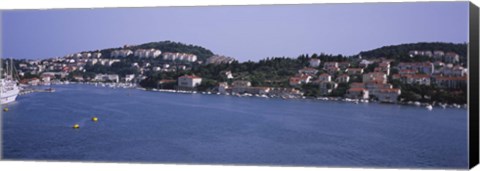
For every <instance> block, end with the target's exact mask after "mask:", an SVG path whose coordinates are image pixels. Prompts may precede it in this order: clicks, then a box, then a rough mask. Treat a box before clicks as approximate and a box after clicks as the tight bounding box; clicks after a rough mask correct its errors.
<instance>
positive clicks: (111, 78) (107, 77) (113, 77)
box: [93, 74, 119, 83]
mask: <svg viewBox="0 0 480 171" xmlns="http://www.w3.org/2000/svg"><path fill="white" fill-rule="evenodd" d="M93 80H94V81H100V82H105V81H107V82H116V83H118V82H119V76H118V75H117V74H97V75H95V78H94V79H93Z"/></svg>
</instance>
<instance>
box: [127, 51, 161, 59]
mask: <svg viewBox="0 0 480 171" xmlns="http://www.w3.org/2000/svg"><path fill="white" fill-rule="evenodd" d="M161 54H162V51H160V50H158V49H137V50H135V52H134V53H133V55H134V56H136V57H140V58H156V57H158V56H160V55H161Z"/></svg>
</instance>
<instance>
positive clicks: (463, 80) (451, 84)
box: [432, 76, 467, 89]
mask: <svg viewBox="0 0 480 171" xmlns="http://www.w3.org/2000/svg"><path fill="white" fill-rule="evenodd" d="M432 79H433V82H434V83H435V84H436V85H437V86H439V87H442V88H451V89H458V88H462V87H466V86H467V76H462V77H445V76H434V77H433V78H432Z"/></svg>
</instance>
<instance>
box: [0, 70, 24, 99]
mask: <svg viewBox="0 0 480 171" xmlns="http://www.w3.org/2000/svg"><path fill="white" fill-rule="evenodd" d="M10 64H12V63H10ZM0 66H1V65H0ZM12 73H13V65H12V66H10V73H8V64H7V76H5V78H0V104H2V105H3V104H7V103H11V102H14V101H15V99H17V96H18V93H19V92H20V89H19V88H18V86H17V81H16V80H15V79H13V76H12ZM0 75H2V74H0Z"/></svg>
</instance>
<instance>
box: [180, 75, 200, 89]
mask: <svg viewBox="0 0 480 171" xmlns="http://www.w3.org/2000/svg"><path fill="white" fill-rule="evenodd" d="M201 83H202V78H200V77H197V76H194V75H184V76H181V77H178V86H179V87H187V88H195V87H197V86H198V85H200V84H201Z"/></svg>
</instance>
